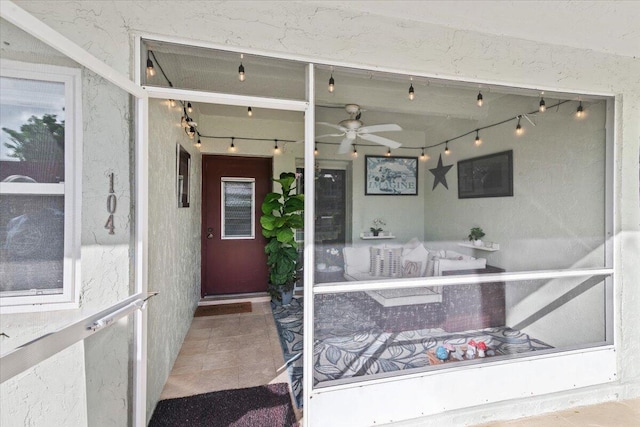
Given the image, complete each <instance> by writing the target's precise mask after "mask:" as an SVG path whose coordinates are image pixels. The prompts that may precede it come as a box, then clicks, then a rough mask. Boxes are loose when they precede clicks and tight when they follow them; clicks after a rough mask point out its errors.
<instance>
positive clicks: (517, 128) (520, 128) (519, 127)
mask: <svg viewBox="0 0 640 427" xmlns="http://www.w3.org/2000/svg"><path fill="white" fill-rule="evenodd" d="M520 120H522V116H518V124H517V125H516V135H522V134H523V133H524V129H523V128H522V125H520Z"/></svg>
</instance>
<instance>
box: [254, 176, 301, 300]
mask: <svg viewBox="0 0 640 427" xmlns="http://www.w3.org/2000/svg"><path fill="white" fill-rule="evenodd" d="M273 181H274V182H277V183H279V184H280V186H281V187H282V192H281V193H277V192H273V193H269V194H267V195H266V196H265V198H264V202H263V203H262V216H261V217H260V224H261V225H262V235H263V236H264V237H266V238H267V239H268V240H269V242H268V243H267V245H266V246H265V248H264V251H265V253H266V254H267V265H268V266H269V287H268V289H269V293H270V294H271V297H272V298H273V299H275V300H278V301H280V300H281V293H282V292H289V291H291V290H292V289H293V286H294V284H295V282H296V280H297V278H298V266H297V264H298V252H297V248H298V244H297V243H296V241H295V229H296V228H302V227H303V226H304V218H303V210H304V195H303V194H295V189H296V187H295V186H294V184H295V182H296V174H294V173H291V172H283V173H281V174H280V179H274V180H273Z"/></svg>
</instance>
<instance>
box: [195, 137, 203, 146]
mask: <svg viewBox="0 0 640 427" xmlns="http://www.w3.org/2000/svg"><path fill="white" fill-rule="evenodd" d="M196 147H197V148H200V147H202V141H200V137H198V142H196Z"/></svg>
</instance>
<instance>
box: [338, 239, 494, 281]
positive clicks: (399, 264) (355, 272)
mask: <svg viewBox="0 0 640 427" xmlns="http://www.w3.org/2000/svg"><path fill="white" fill-rule="evenodd" d="M342 254H343V259H344V278H345V279H346V280H348V281H362V280H381V279H390V278H402V277H405V278H406V277H414V278H415V277H429V276H442V273H443V272H445V271H456V270H472V269H484V268H486V266H487V260H486V259H485V258H474V257H472V256H468V255H463V254H461V253H458V252H455V251H451V250H438V249H432V248H431V245H429V244H425V243H422V242H420V241H418V240H417V239H412V240H411V241H409V242H408V243H406V244H386V245H364V246H351V247H345V248H343V250H342Z"/></svg>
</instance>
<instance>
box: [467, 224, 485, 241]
mask: <svg viewBox="0 0 640 427" xmlns="http://www.w3.org/2000/svg"><path fill="white" fill-rule="evenodd" d="M484 236H485V234H484V231H482V228H480V227H473V228H472V229H471V231H470V232H469V240H470V241H473V244H474V245H476V246H482V240H480V239H482V238H483V237H484Z"/></svg>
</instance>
